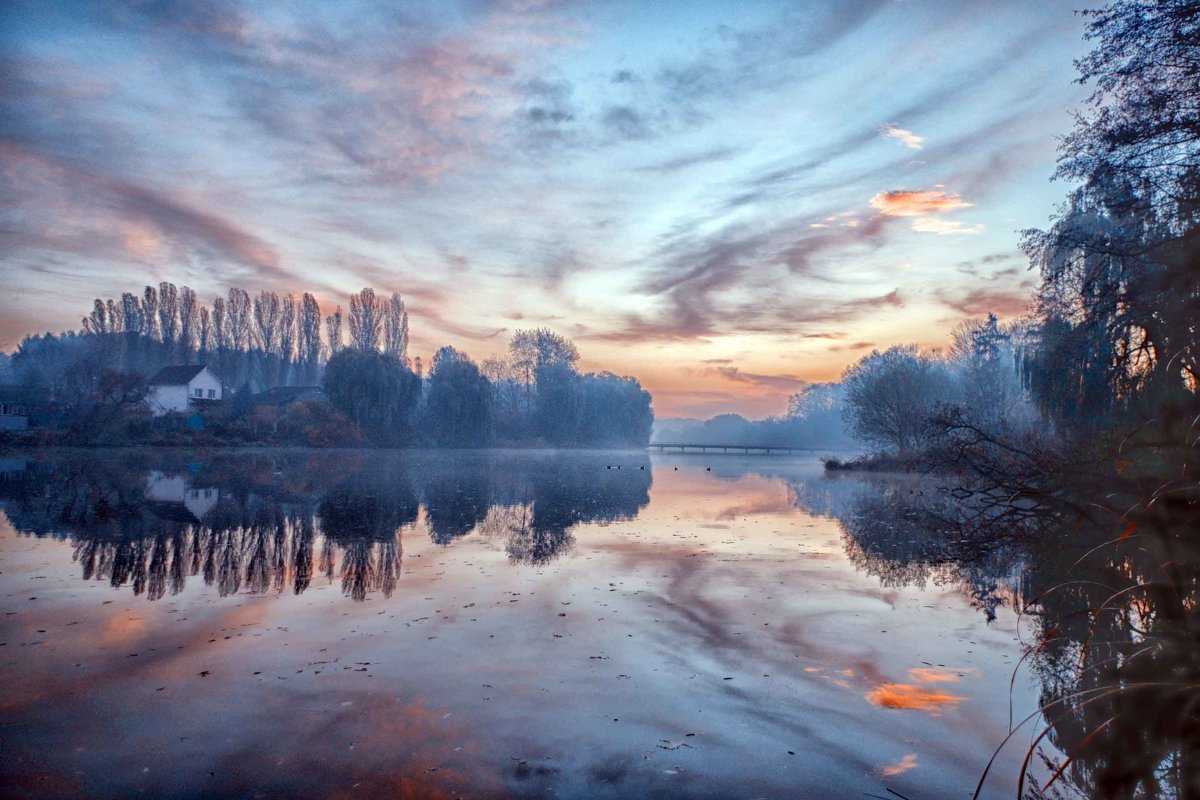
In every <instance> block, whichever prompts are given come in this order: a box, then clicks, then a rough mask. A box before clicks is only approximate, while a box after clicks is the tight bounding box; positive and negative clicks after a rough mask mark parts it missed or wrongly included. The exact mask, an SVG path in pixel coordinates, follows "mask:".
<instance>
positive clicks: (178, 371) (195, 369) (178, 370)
mask: <svg viewBox="0 0 1200 800" xmlns="http://www.w3.org/2000/svg"><path fill="white" fill-rule="evenodd" d="M203 371H204V364H182V365H180V366H175V367H163V368H162V369H160V370H159V371H158V372H157V373H155V375H154V377H153V378H151V379H150V385H151V386H184V385H186V384H188V383H190V382H191V380H192V378H194V377H196V376H197V375H199V374H200V373H201V372H203Z"/></svg>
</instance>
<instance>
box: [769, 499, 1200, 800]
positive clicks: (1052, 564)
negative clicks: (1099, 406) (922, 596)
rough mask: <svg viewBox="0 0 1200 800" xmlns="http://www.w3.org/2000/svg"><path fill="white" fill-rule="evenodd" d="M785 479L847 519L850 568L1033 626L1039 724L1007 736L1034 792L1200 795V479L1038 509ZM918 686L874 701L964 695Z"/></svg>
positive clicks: (929, 703) (813, 505)
mask: <svg viewBox="0 0 1200 800" xmlns="http://www.w3.org/2000/svg"><path fill="white" fill-rule="evenodd" d="M788 482H789V486H790V488H791V494H792V497H793V498H794V500H795V502H796V503H797V505H798V506H800V507H802V508H805V509H806V510H808V511H810V512H812V513H822V514H827V515H830V516H834V517H836V518H837V519H838V520H839V522H840V524H841V527H842V531H843V533H844V535H845V546H846V552H847V554H848V556H849V557H850V559H851V561H852V562H853V563H855V565H856V566H858V567H859V568H860V569H863V570H865V571H866V572H867V573H869V574H871V575H874V576H876V577H877V578H878V579H879V580H880V581H881V582H882V583H883V584H884V585H896V586H900V585H925V583H926V582H929V581H932V582H934V583H939V584H943V585H945V584H953V585H958V586H960V587H961V588H962V589H963V590H964V591H966V592H967V593H968V594H970V596H971V597H972V598H973V600H974V602H975V604H976V605H977V606H978V607H979V608H980V609H981V610H983V611H984V612H985V614H986V615H987V617H988V619H989V620H991V619H994V618H995V612H996V609H998V608H999V607H1000V606H1002V605H1009V606H1011V607H1012V608H1014V609H1016V610H1017V611H1019V612H1020V613H1022V615H1023V616H1024V617H1025V618H1026V619H1028V620H1029V621H1030V623H1031V624H1032V626H1033V631H1032V633H1031V634H1030V636H1029V639H1028V641H1027V642H1026V644H1027V650H1026V661H1027V663H1028V668H1029V669H1030V670H1031V671H1032V672H1033V674H1034V675H1035V676H1036V678H1037V680H1038V682H1039V683H1040V685H1041V696H1040V712H1041V713H1040V718H1039V719H1034V720H1030V721H1029V722H1030V723H1031V724H1040V727H1039V728H1035V729H1034V732H1033V733H1032V734H1030V733H1028V731H1027V729H1025V728H1022V729H1021V730H1020V731H1019V733H1018V734H1017V735H1016V736H1014V740H1017V741H1023V744H1011V745H1009V746H1012V747H1017V748H1022V747H1025V748H1028V749H1027V750H1026V754H1027V755H1028V756H1029V764H1030V765H1031V771H1030V774H1029V775H1028V776H1026V777H1025V778H1024V779H1023V788H1024V790H1025V793H1024V795H1023V796H1024V797H1027V798H1044V797H1055V798H1057V797H1088V798H1091V797H1105V798H1179V797H1200V542H1198V541H1197V540H1196V538H1195V534H1196V531H1198V530H1200V502H1198V501H1200V498H1198V497H1197V496H1196V487H1195V485H1194V484H1192V485H1190V486H1187V485H1185V486H1184V488H1183V489H1172V490H1166V491H1164V490H1163V488H1162V487H1158V486H1157V484H1155V485H1152V486H1150V487H1149V488H1148V489H1146V490H1144V491H1139V490H1138V489H1139V488H1140V487H1137V486H1136V485H1131V484H1132V482H1131V481H1124V482H1122V481H1120V480H1118V479H1116V477H1115V476H1114V477H1112V478H1109V479H1105V478H1104V477H1103V476H1101V477H1099V478H1097V476H1095V475H1091V476H1089V477H1088V479H1087V480H1086V481H1084V480H1080V481H1078V482H1074V483H1069V484H1068V485H1066V486H1064V487H1062V490H1061V495H1060V499H1059V501H1058V502H1057V503H1056V504H1055V505H1054V506H1050V507H1041V508H1039V509H1038V510H1037V513H1030V509H1029V508H1028V507H1026V506H1020V505H1015V506H1014V507H1011V508H1004V507H999V508H997V507H996V506H995V505H993V504H990V503H978V504H977V503H975V502H973V501H972V499H971V498H970V497H965V496H963V494H962V492H960V491H958V490H957V488H956V487H954V486H952V485H946V483H947V482H946V481H945V480H944V479H943V480H941V481H936V480H932V479H927V478H926V479H922V478H919V477H913V476H888V477H884V478H879V477H875V478H867V479H851V480H848V481H843V480H842V479H841V478H837V477H834V478H824V477H822V478H819V479H818V478H812V477H809V478H808V479H807V480H789V481H788ZM1111 509H1130V511H1129V512H1127V513H1126V514H1124V515H1120V514H1117V513H1114V512H1113V511H1111ZM916 683H918V682H914V685H893V684H889V685H887V686H884V687H880V689H879V690H876V693H875V696H874V697H872V698H870V699H872V702H876V701H878V702H879V703H881V704H884V705H887V704H889V703H893V704H901V705H900V706H894V707H919V708H926V709H929V708H937V707H939V706H940V704H941V702H942V701H946V702H954V696H953V695H950V694H948V693H945V692H941V691H940V690H937V691H929V689H928V687H920V686H917V685H915V684H916ZM1018 722H1019V720H1018ZM1031 740H1032V741H1033V744H1032V745H1031V744H1029V742H1030V741H1031ZM1039 768H1040V769H1039ZM1039 774H1040V777H1039ZM985 796H986V793H985Z"/></svg>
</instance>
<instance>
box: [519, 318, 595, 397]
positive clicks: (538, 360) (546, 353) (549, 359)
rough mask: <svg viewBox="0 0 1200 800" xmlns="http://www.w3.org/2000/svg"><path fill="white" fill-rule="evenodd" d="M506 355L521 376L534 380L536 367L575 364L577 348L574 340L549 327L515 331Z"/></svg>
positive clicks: (526, 379) (524, 379)
mask: <svg viewBox="0 0 1200 800" xmlns="http://www.w3.org/2000/svg"><path fill="white" fill-rule="evenodd" d="M508 352H509V357H510V358H511V359H512V363H513V366H514V367H515V368H516V370H517V372H518V374H519V375H520V376H521V379H522V380H523V381H524V382H525V383H527V384H529V383H533V380H534V378H535V377H536V372H537V368H538V367H547V366H552V365H563V366H566V367H569V368H572V369H573V368H574V367H575V362H576V361H578V360H579V350H577V349H576V348H575V344H574V343H573V342H572V341H571V340H570V339H567V338H566V337H564V336H560V335H558V334H557V333H555V332H554V331H552V330H550V329H549V328H535V329H533V330H521V331H516V332H515V333H513V335H512V339H510V340H509V343H508Z"/></svg>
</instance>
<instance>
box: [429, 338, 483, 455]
mask: <svg viewBox="0 0 1200 800" xmlns="http://www.w3.org/2000/svg"><path fill="white" fill-rule="evenodd" d="M491 398H492V390H491V386H490V384H489V382H488V379H487V378H485V377H484V376H483V375H481V374H480V372H479V368H478V367H476V366H475V362H473V361H471V359H469V358H468V357H467V356H466V355H464V354H462V353H460V352H458V351H457V350H455V349H454V348H453V347H443V348H442V349H440V350H438V351H437V353H435V354H434V356H433V362H432V364H431V366H430V370H429V393H428V395H427V397H426V399H425V408H426V411H425V428H426V432H427V433H428V434H429V435H430V437H431V438H432V439H433V441H434V442H435V443H436V444H438V445H439V446H442V447H482V446H485V445H487V444H488V443H489V442H490V440H491Z"/></svg>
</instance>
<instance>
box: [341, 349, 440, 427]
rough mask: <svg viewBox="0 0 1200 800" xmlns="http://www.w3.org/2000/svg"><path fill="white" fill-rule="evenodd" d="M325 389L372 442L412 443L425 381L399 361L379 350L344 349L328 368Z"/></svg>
mask: <svg viewBox="0 0 1200 800" xmlns="http://www.w3.org/2000/svg"><path fill="white" fill-rule="evenodd" d="M325 390H326V391H327V392H328V393H329V399H330V400H331V401H332V402H333V404H334V406H336V407H337V409H338V410H339V411H341V412H342V413H343V414H345V415H346V416H347V417H349V418H350V420H351V421H352V422H354V424H355V425H357V426H358V427H359V429H360V430H361V431H362V432H363V435H364V436H365V437H367V440H368V441H369V442H371V443H374V444H380V445H399V444H405V443H407V442H409V441H410V440H411V438H412V429H411V428H412V417H413V411H414V410H415V408H416V405H417V401H418V400H419V399H420V395H421V379H420V378H418V377H417V376H416V375H415V374H413V373H412V372H411V371H409V369H408V368H407V367H405V366H404V365H403V364H401V363H400V362H399V361H398V360H397V359H396V358H394V357H392V356H388V355H385V354H384V353H380V352H378V351H363V350H349V349H348V350H341V351H339V352H337V353H335V354H334V355H333V357H332V358H330V359H329V363H328V364H326V365H325Z"/></svg>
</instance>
